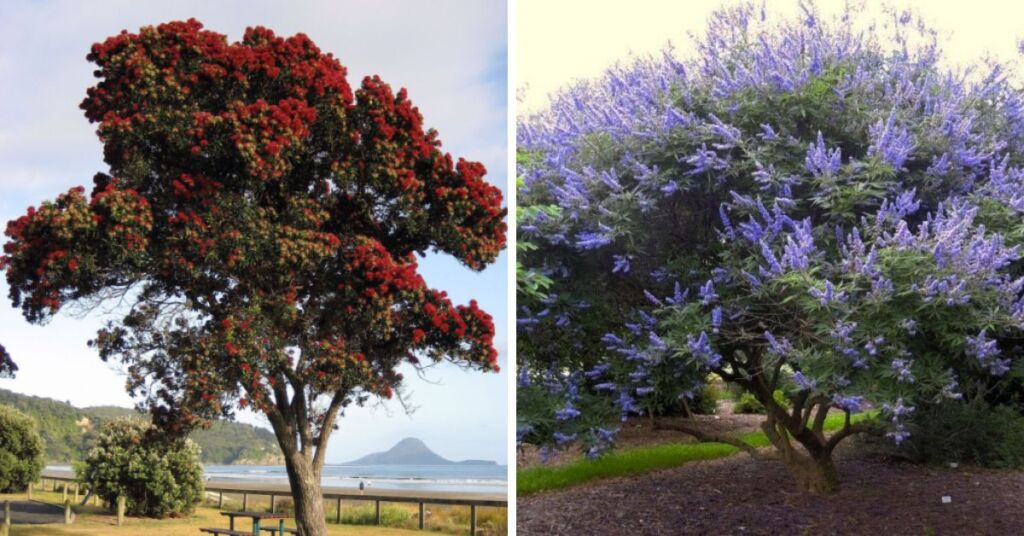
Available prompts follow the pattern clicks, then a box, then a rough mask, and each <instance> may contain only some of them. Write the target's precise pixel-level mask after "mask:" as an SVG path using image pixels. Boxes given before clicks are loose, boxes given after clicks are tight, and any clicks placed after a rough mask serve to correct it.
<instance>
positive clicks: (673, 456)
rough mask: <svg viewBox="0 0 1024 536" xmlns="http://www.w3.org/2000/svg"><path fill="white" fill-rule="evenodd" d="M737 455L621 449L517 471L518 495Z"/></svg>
mask: <svg viewBox="0 0 1024 536" xmlns="http://www.w3.org/2000/svg"><path fill="white" fill-rule="evenodd" d="M866 417H867V415H866V414H861V415H854V417H853V420H854V421H859V420H862V419H864V418H866ZM843 421H844V415H842V414H833V415H829V416H828V418H827V419H826V420H825V430H826V431H835V430H838V429H840V428H842V427H843ZM740 439H742V440H743V441H744V442H746V443H747V444H749V445H752V446H755V447H767V446H768V445H769V442H768V437H767V436H765V435H764V433H763V432H753V433H749V434H746V435H742V436H740ZM737 452H739V449H738V448H736V447H734V446H732V445H726V444H724V443H677V444H670V445H658V446H654V447H635V448H630V449H622V450H618V451H613V452H611V453H608V454H606V455H604V456H601V457H600V458H598V459H596V460H590V459H587V458H580V459H578V460H576V461H574V462H570V463H567V464H564V465H556V466H551V467H530V468H528V469H522V470H519V471H516V493H517V494H518V495H520V496H523V495H529V494H531V493H537V492H541V491H550V490H556V489H563V488H568V487H572V486H576V485H579V484H582V483H584V482H589V481H591V480H597V479H601V478H610V477H616V476H627V475H639V474H643V473H648V472H651V471H657V470H659V469H668V468H670V467H677V466H680V465H683V464H686V463H689V462H693V461H699V460H711V459H714V458H722V457H724V456H732V455H733V454H736V453H737Z"/></svg>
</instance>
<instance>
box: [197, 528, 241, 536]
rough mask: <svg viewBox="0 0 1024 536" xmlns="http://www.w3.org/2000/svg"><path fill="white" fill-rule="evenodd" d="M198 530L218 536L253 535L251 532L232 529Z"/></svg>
mask: <svg viewBox="0 0 1024 536" xmlns="http://www.w3.org/2000/svg"><path fill="white" fill-rule="evenodd" d="M199 532H209V533H210V534H217V535H218V536H219V535H223V536H254V535H253V533H251V532H245V531H244V530H232V529H199Z"/></svg>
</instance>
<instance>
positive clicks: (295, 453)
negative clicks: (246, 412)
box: [265, 382, 347, 536]
mask: <svg viewBox="0 0 1024 536" xmlns="http://www.w3.org/2000/svg"><path fill="white" fill-rule="evenodd" d="M282 384H283V382H280V383H278V384H277V386H276V389H275V399H276V403H275V404H273V405H268V406H266V407H265V413H266V415H267V418H268V420H269V421H270V424H271V426H272V427H273V429H274V435H275V436H277V443H278V445H279V446H280V447H281V452H282V453H283V454H284V463H285V468H286V469H287V471H288V484H289V485H290V486H291V492H292V500H293V501H294V503H295V523H296V525H297V528H298V532H299V536H326V535H327V518H326V516H325V515H324V498H323V492H322V490H321V488H320V475H321V472H322V471H323V466H324V456H325V455H326V453H327V442H328V440H329V439H330V436H331V432H332V431H334V421H335V418H336V417H337V415H338V411H339V410H340V409H341V406H342V404H343V402H344V400H345V399H346V395H347V391H345V390H339V391H338V392H336V393H334V395H333V397H332V400H331V402H330V404H329V405H328V406H327V409H326V410H325V411H323V412H322V413H319V414H318V415H316V416H315V417H314V418H311V415H310V412H308V408H310V407H312V406H313V401H314V400H315V398H316V397H315V396H314V395H308V398H307V391H306V386H305V385H303V384H301V383H295V384H293V385H292V387H293V389H294V391H293V393H294V394H293V395H292V396H291V397H289V396H288V392H287V391H286V390H285V389H284V387H282Z"/></svg>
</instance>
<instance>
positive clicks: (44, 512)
mask: <svg viewBox="0 0 1024 536" xmlns="http://www.w3.org/2000/svg"><path fill="white" fill-rule="evenodd" d="M3 519H4V508H3V502H2V501H0V523H2V522H3ZM11 523H13V524H15V525H43V524H48V523H64V509H63V508H61V507H59V506H57V505H53V504H46V503H41V502H38V501H11Z"/></svg>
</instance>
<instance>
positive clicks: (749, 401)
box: [732, 389, 789, 414]
mask: <svg viewBox="0 0 1024 536" xmlns="http://www.w3.org/2000/svg"><path fill="white" fill-rule="evenodd" d="M773 397H774V398H775V401H776V402H778V403H779V405H781V406H782V407H784V408H788V407H789V399H787V398H786V393H783V392H782V389H776V390H775V392H774V393H773ZM732 412H733V413H743V414H754V413H756V414H764V413H765V409H764V404H762V403H761V402H760V401H759V400H758V399H757V398H755V397H754V395H753V394H751V393H746V392H744V393H742V394H740V395H739V399H737V400H736V403H735V404H734V405H733V407H732Z"/></svg>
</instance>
